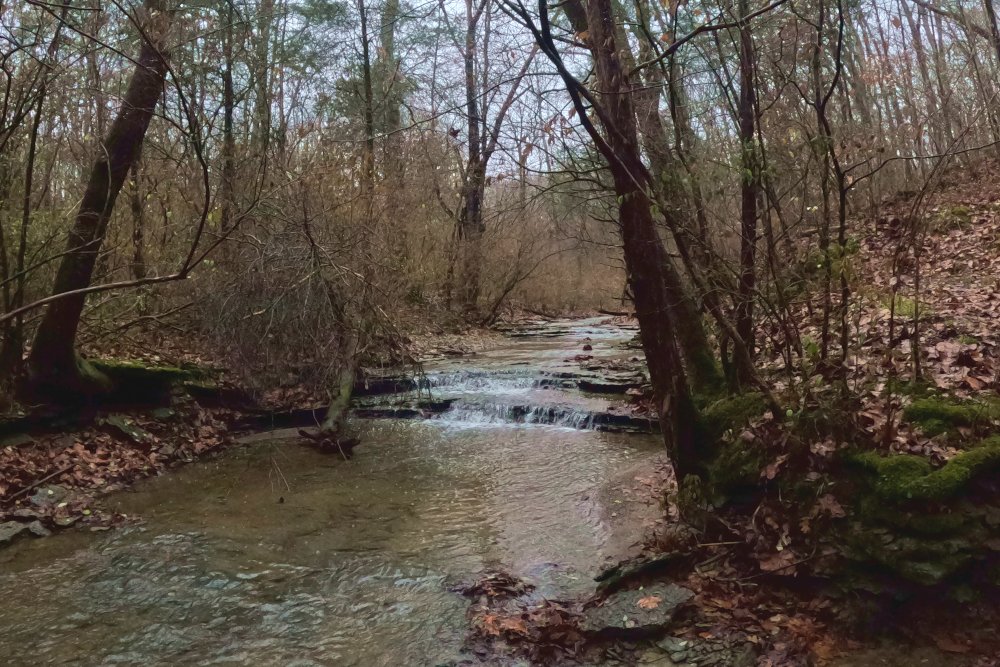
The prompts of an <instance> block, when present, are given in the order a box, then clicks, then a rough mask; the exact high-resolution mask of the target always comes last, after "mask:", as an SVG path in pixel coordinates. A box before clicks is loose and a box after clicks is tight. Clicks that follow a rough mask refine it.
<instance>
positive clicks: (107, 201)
mask: <svg viewBox="0 0 1000 667" xmlns="http://www.w3.org/2000/svg"><path fill="white" fill-rule="evenodd" d="M0 23H2V26H0V52H2V58H0V70H2V75H0V76H2V79H3V84H4V85H3V86H2V87H0V95H2V104H0V222H2V225H0V230H2V234H0V281H2V283H0V299H2V308H3V313H2V314H0V328H2V349H0V374H2V377H3V378H4V380H5V382H6V383H7V385H8V387H9V388H11V389H13V388H14V387H15V386H22V387H27V388H28V390H29V391H28V392H27V393H28V394H29V395H30V396H32V397H33V398H36V399H38V400H43V399H48V398H51V397H53V396H56V397H60V396H61V397H63V398H65V397H72V396H78V395H80V394H85V395H89V394H90V393H92V392H94V391H102V390H107V389H108V387H107V382H108V378H106V377H103V376H102V374H101V373H100V372H99V371H97V370H95V369H94V368H92V367H91V365H90V364H89V363H88V362H87V361H86V360H85V358H86V357H87V356H93V355H95V354H102V353H104V352H105V351H108V350H110V351H112V352H115V351H118V352H120V351H121V349H120V346H122V345H124V344H125V343H124V342H123V341H129V340H132V339H131V338H130V336H132V335H133V334H134V333H135V332H136V331H147V332H148V331H150V330H155V331H160V332H162V333H164V334H165V335H167V334H170V333H171V332H176V331H182V332H186V333H187V335H189V336H190V337H191V340H192V343H191V345H192V347H197V346H205V349H211V350H213V351H214V354H221V355H222V356H223V357H224V358H225V359H226V360H227V362H228V363H229V364H230V365H231V366H232V367H234V368H237V369H241V370H242V372H243V374H244V376H245V379H246V380H247V381H248V382H251V383H254V382H256V383H262V384H267V383H269V382H278V381H281V380H282V379H283V378H285V377H287V375H288V374H289V373H291V374H293V375H294V376H295V377H297V378H298V379H299V380H302V381H310V382H314V383H316V384H317V385H323V384H329V383H330V382H331V381H333V380H332V379H333V378H334V377H343V375H344V373H345V372H347V373H350V374H353V373H354V372H355V371H356V365H357V361H356V360H357V359H367V360H371V359H381V360H385V359H388V358H394V359H397V360H399V359H405V358H406V357H407V352H406V338H407V331H408V330H409V327H411V325H412V323H413V322H414V321H415V320H420V318H424V319H425V320H426V319H429V320H431V321H436V320H440V319H442V318H462V319H464V320H466V321H474V322H479V323H487V324H488V323H491V322H494V321H495V320H496V319H497V318H498V317H501V316H502V315H503V314H504V312H506V309H508V308H511V307H524V308H527V309H529V310H533V311H535V312H543V313H556V312H559V313H571V312H584V311H592V310H594V309H612V310H616V311H628V310H633V309H634V310H635V312H636V313H637V315H638V318H639V321H640V324H641V325H642V330H643V334H642V339H643V340H642V342H643V347H644V351H645V353H646V356H647V361H648V363H649V366H650V374H651V379H652V383H653V386H654V389H655V393H656V397H657V401H659V402H660V407H661V409H662V408H665V407H666V408H667V409H665V410H663V412H664V415H670V414H673V415H678V416H677V417H676V419H673V421H671V418H666V422H670V423H672V426H670V423H665V425H667V426H668V428H667V429H666V431H667V438H668V441H669V442H672V443H678V444H676V447H677V449H676V450H675V451H674V454H675V460H676V462H677V463H678V465H679V466H680V467H682V468H684V467H685V464H684V463H683V460H684V458H685V456H688V455H690V456H692V457H693V456H694V454H693V453H692V452H690V451H687V452H686V451H685V447H687V446H693V442H694V440H693V439H694V438H695V434H693V433H691V432H688V431H689V430H690V429H689V428H688V427H687V426H685V424H686V423H689V422H691V420H689V419H687V418H686V417H684V414H685V409H686V408H685V407H684V406H685V405H687V404H688V403H692V402H693V401H694V398H693V397H694V396H695V395H696V394H698V392H700V391H703V390H706V389H710V388H718V387H720V386H723V384H725V385H726V386H728V387H730V388H736V389H749V388H752V389H754V390H756V391H761V392H763V393H764V394H765V395H766V398H767V400H768V402H769V403H770V404H771V405H772V406H773V407H774V408H775V409H778V408H779V407H783V406H782V405H780V404H782V403H783V401H782V400H781V399H782V397H780V396H777V395H776V394H775V390H777V391H778V392H779V393H780V391H781V390H783V389H784V388H785V385H780V386H777V385H774V383H773V382H771V381H770V380H768V379H762V374H766V372H767V371H768V370H769V369H772V370H773V369H774V368H778V367H782V368H784V369H785V371H786V372H787V373H788V376H789V378H790V380H789V383H790V384H791V385H794V384H795V381H796V380H795V378H796V377H799V375H797V374H798V373H800V372H801V371H803V369H806V368H807V366H808V368H807V372H806V373H805V374H804V375H805V376H808V375H809V374H810V373H812V372H813V371H814V370H815V369H817V368H819V369H821V370H823V371H824V372H826V373H828V375H829V376H830V377H838V374H837V372H836V371H835V369H837V368H841V369H843V368H845V364H847V363H848V361H849V360H850V359H851V357H852V354H854V352H855V351H856V348H857V347H858V346H859V345H861V344H862V337H861V335H860V327H859V317H860V316H859V312H860V309H861V305H862V303H863V301H864V299H868V300H869V301H871V300H872V299H874V300H876V301H878V300H880V299H883V297H885V298H887V299H888V302H889V303H891V304H893V305H894V306H895V304H897V303H898V302H899V301H900V299H903V298H906V299H909V302H910V303H911V304H919V303H920V294H919V291H920V267H921V266H922V263H923V262H926V259H924V258H923V257H922V256H921V253H920V248H921V243H922V238H923V235H924V234H925V233H926V231H927V230H926V228H924V227H921V226H920V225H919V224H917V223H916V222H915V221H917V220H918V219H922V218H921V215H922V213H923V208H925V207H924V200H923V199H922V198H921V197H920V196H918V197H917V198H916V199H914V200H912V201H913V204H912V207H911V209H912V210H909V211H908V212H906V214H905V215H903V216H902V222H901V223H900V227H901V230H895V231H898V232H899V233H898V234H897V237H898V239H899V241H898V243H897V246H898V247H897V249H896V258H895V260H894V263H893V275H892V279H891V281H889V283H887V284H885V285H880V286H877V288H876V291H877V290H881V291H882V292H884V294H876V293H875V292H872V291H869V292H865V291H864V290H861V289H859V287H865V286H859V285H858V284H857V282H858V276H857V273H856V271H855V267H854V266H853V264H852V260H851V257H852V256H853V254H854V253H855V251H856V250H857V247H858V244H859V241H860V239H861V238H862V237H863V236H864V235H865V234H866V233H867V229H868V225H869V224H870V223H871V222H872V221H873V220H875V219H876V218H877V217H878V216H879V215H880V214H879V210H880V206H882V204H883V203H884V202H885V201H886V199H887V197H889V196H890V195H893V194H895V193H898V192H901V191H909V192H911V194H912V193H924V192H928V191H930V190H932V189H933V188H934V187H936V184H937V182H938V180H939V178H940V177H941V175H942V174H944V173H946V172H947V171H948V170H949V169H952V168H956V167H961V166H969V165H972V164H974V163H976V162H977V161H981V160H983V159H984V157H988V156H992V155H994V154H995V153H996V152H997V150H998V148H997V145H998V142H1000V118H998V109H1000V105H998V104H997V99H996V98H997V92H998V90H1000V87H998V83H997V82H998V73H1000V62H998V59H1000V32H998V29H997V23H996V17H995V13H994V11H993V5H992V0H983V1H982V2H980V1H979V0H975V1H966V0H960V1H958V2H942V1H940V0H889V1H886V0H874V1H871V0H862V1H857V0H772V1H770V2H757V1H752V0H738V1H737V2H735V3H730V2H721V3H720V2H712V1H708V2H703V1H701V0H691V1H690V2H683V3H682V2H673V1H663V2H647V1H646V0H634V1H631V2H629V1H626V2H621V1H619V0H569V1H568V2H561V3H552V4H547V3H546V2H544V1H542V2H539V3H538V4H534V3H524V2H521V1H520V0H467V1H466V2H465V3H461V2H456V1H455V0H437V1H428V2H401V0H379V1H378V2H366V0H357V1H356V2H334V1H331V0H247V1H244V0H196V1H191V2H187V1H178V0H142V1H140V0H66V2H65V3H58V2H47V1H44V0H26V1H24V2H0ZM897 222H899V221H898V220H897ZM867 287H870V286H867ZM883 300H884V299H883ZM911 310H912V311H914V312H911V313H910V314H909V315H908V316H909V317H911V319H913V320H914V322H913V325H914V327H915V329H916V330H919V326H920V323H919V321H920V313H919V307H914V308H911ZM803 313H806V315H803ZM893 314H894V316H896V315H898V313H895V308H894V313H893ZM900 317H902V316H900ZM421 321H423V320H421ZM901 326H902V325H901ZM896 333H898V331H896ZM143 340H144V342H143V344H144V345H147V348H146V351H147V352H149V351H150V350H152V349H154V348H150V347H148V346H150V345H155V344H154V343H152V342H150V341H149V340H147V339H143ZM195 340H196V341H197V343H195V342H194V341H195ZM912 348H913V349H917V346H916V345H914V346H912ZM81 352H82V353H83V354H81ZM897 352H899V353H900V354H902V355H904V357H905V355H906V354H907V353H906V352H905V351H904V350H897ZM902 363H904V366H905V365H906V363H909V362H905V359H904V362H902ZM910 365H911V366H912V368H908V369H907V370H906V372H912V374H914V375H919V374H920V370H921V369H920V355H919V354H917V353H915V354H914V355H913V359H912V364H910ZM840 377H841V378H843V373H841V374H840ZM22 380H23V382H21V381H22ZM668 406H669V407H668ZM692 407H693V405H692ZM685 443H686V444H685ZM692 465H694V468H691V469H696V468H697V465H695V464H692Z"/></svg>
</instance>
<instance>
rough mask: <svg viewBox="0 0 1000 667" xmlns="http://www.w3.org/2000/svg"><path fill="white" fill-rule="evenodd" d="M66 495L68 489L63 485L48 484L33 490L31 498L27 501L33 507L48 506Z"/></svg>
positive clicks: (59, 501) (63, 498) (56, 503)
mask: <svg viewBox="0 0 1000 667" xmlns="http://www.w3.org/2000/svg"><path fill="white" fill-rule="evenodd" d="M68 496H69V489H67V488H66V487H65V486H59V485H58V484H50V485H49V486H43V487H42V488H40V489H38V490H37V491H35V493H34V494H33V495H32V496H31V498H29V501H30V502H31V504H32V505H34V506H35V507H49V506H51V505H58V504H59V503H61V502H62V501H63V500H65V499H66V498H67V497H68Z"/></svg>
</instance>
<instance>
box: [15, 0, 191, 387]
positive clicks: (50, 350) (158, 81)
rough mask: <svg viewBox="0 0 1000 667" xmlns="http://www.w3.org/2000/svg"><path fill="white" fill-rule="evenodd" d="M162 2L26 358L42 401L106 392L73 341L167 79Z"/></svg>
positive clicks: (155, 1)
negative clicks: (107, 235)
mask: <svg viewBox="0 0 1000 667" xmlns="http://www.w3.org/2000/svg"><path fill="white" fill-rule="evenodd" d="M164 5H165V2H164V0H146V2H145V3H144V5H143V10H144V14H145V16H144V17H143V18H144V20H143V25H144V29H143V32H144V35H145V36H146V39H144V40H143V44H142V47H141V48H140V51H139V58H138V61H137V63H136V67H135V70H134V71H133V73H132V78H131V80H130V81H129V84H128V88H127V89H126V91H125V96H124V99H123V101H122V106H121V108H120V109H119V111H118V115H117V117H116V118H115V119H114V121H113V122H112V124H111V127H110V129H109V130H108V135H107V137H105V139H104V142H103V145H102V147H101V150H100V151H99V152H98V157H97V159H96V160H95V162H94V166H93V168H92V169H91V173H90V179H89V181H88V183H87V188H86V190H85V191H84V194H83V198H82V200H81V202H80V208H79V210H78V211H77V215H76V220H75V221H74V223H73V227H72V229H71V230H70V233H69V239H68V242H67V246H66V254H65V255H64V256H63V259H62V261H61V263H60V265H59V269H58V271H57V273H56V279H55V284H54V286H53V290H52V293H53V294H54V295H58V294H64V293H69V294H68V295H67V296H65V297H63V298H61V299H59V300H58V301H54V302H53V303H52V304H51V305H50V306H49V307H48V310H47V311H46V312H45V316H44V317H43V319H42V322H41V324H40V325H39V327H38V332H37V334H36V335H35V342H34V345H33V346H32V350H31V356H30V357H29V359H28V372H29V378H28V379H29V387H30V389H31V390H33V392H35V393H36V394H37V395H39V396H42V397H53V398H74V397H76V396H75V395H77V394H79V393H84V394H86V393H89V392H93V391H95V390H101V389H107V388H108V381H107V378H104V377H103V376H101V375H100V374H99V373H97V372H95V371H94V370H93V369H92V368H91V367H90V366H89V365H88V364H86V362H84V361H83V360H82V359H81V358H80V357H79V356H78V355H77V354H76V349H75V341H76V334H77V330H78V328H79V325H80V316H81V314H82V313H83V306H84V302H85V301H86V295H85V294H75V293H73V292H74V291H76V290H81V289H84V288H86V287H88V286H89V285H90V281H91V279H92V277H93V273H94V265H95V263H96V260H97V256H98V253H99V252H100V249H101V244H102V242H103V241H104V236H105V233H106V232H107V227H108V220H109V219H110V217H111V213H112V211H113V210H114V205H115V200H116V199H117V197H118V194H119V193H120V192H121V189H122V185H123V184H124V182H125V179H126V177H127V176H128V173H129V170H130V169H131V168H132V165H133V164H134V163H135V161H136V160H137V159H138V156H139V154H140V150H141V148H142V142H143V139H144V138H145V136H146V130H147V128H148V127H149V123H150V120H151V119H152V116H153V111H154V109H155V107H156V103H157V100H159V98H160V93H161V92H162V90H163V84H164V81H165V79H166V74H167V58H168V53H167V51H166V48H165V46H166V36H167V31H168V28H169V25H170V20H171V12H168V11H166V8H165V6H164Z"/></svg>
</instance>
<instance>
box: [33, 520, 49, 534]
mask: <svg viewBox="0 0 1000 667" xmlns="http://www.w3.org/2000/svg"><path fill="white" fill-rule="evenodd" d="M28 531H29V532H30V533H31V534H32V535H34V536H35V537H48V536H49V535H51V534H52V531H51V530H49V529H48V528H46V527H45V526H43V525H42V522H41V521H32V522H31V523H29V524H28Z"/></svg>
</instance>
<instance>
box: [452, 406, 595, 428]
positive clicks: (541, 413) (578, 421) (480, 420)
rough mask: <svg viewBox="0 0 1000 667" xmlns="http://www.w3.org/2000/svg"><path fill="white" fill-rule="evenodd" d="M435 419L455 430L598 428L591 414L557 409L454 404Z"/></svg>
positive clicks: (556, 407) (567, 408)
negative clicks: (521, 426)
mask: <svg viewBox="0 0 1000 667" xmlns="http://www.w3.org/2000/svg"><path fill="white" fill-rule="evenodd" d="M434 419H436V420H439V421H442V422H445V423H448V424H453V425H455V426H481V425H484V424H540V425H549V426H562V427H565V428H573V429H581V430H592V429H595V428H597V426H598V424H597V419H596V418H595V414H594V413H593V412H589V411H586V410H581V409H579V408H573V407H571V406H559V405H517V404H509V403H496V402H490V401H484V402H466V401H456V402H455V403H453V404H452V405H451V407H449V408H448V409H447V410H445V411H444V412H442V413H441V414H439V415H436V416H435V417H434Z"/></svg>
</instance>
